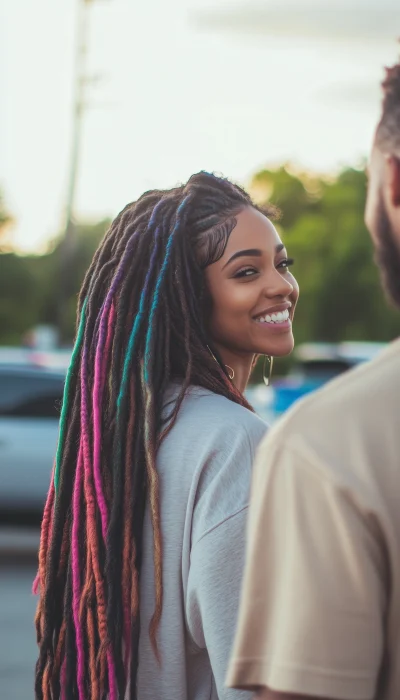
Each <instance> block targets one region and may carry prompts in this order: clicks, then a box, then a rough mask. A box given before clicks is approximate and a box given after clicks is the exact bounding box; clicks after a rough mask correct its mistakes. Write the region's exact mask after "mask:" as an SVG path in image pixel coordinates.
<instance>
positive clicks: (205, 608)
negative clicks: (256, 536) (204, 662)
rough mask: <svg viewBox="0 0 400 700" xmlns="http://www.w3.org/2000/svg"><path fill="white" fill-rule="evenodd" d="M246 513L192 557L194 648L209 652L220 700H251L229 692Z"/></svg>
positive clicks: (204, 540)
mask: <svg viewBox="0 0 400 700" xmlns="http://www.w3.org/2000/svg"><path fill="white" fill-rule="evenodd" d="M246 518H247V508H244V509H242V510H241V511H240V512H239V513H236V514H235V515H233V516H232V517H230V518H229V519H227V520H225V521H224V522H223V523H221V524H220V525H218V526H217V527H216V528H215V529H213V530H212V531H211V532H209V533H207V534H206V535H205V536H204V537H202V538H201V539H200V540H199V541H198V542H197V543H196V544H195V546H194V548H193V550H192V554H191V563H190V573H189V579H188V590H187V620H188V626H189V631H190V634H191V637H192V638H193V640H194V642H195V644H196V645H197V646H198V647H199V648H202V649H207V653H208V656H209V659H210V664H211V668H212V672H213V676H214V680H213V681H212V682H215V685H216V689H217V693H218V698H220V700H221V699H222V698H223V700H249V699H250V698H251V693H250V692H240V691H238V690H231V689H229V688H227V687H226V686H225V678H226V672H227V668H228V661H229V655H230V652H231V649H232V644H233V639H234V635H235V627H236V620H237V614H238V609H239V597H240V585H241V580H242V573H243V566H244V551H245V539H246V537H245V533H246Z"/></svg>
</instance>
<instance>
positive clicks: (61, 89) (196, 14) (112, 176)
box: [0, 0, 400, 250]
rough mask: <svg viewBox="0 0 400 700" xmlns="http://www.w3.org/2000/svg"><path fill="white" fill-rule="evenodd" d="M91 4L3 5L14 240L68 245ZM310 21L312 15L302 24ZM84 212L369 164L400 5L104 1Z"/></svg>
mask: <svg viewBox="0 0 400 700" xmlns="http://www.w3.org/2000/svg"><path fill="white" fill-rule="evenodd" d="M77 3H78V0H57V2H54V0H35V2H34V3H33V2H32V0H2V3H1V4H0V66H1V70H0V91H1V92H0V94H1V104H2V109H1V110H0V189H1V190H2V191H3V192H4V195H5V198H6V202H7V205H8V207H9V209H10V210H11V212H12V214H13V215H14V217H15V219H16V225H15V229H14V240H15V242H16V243H17V244H18V245H19V246H20V248H22V249H25V250H40V249H43V245H45V242H46V241H47V240H48V239H49V238H50V237H52V236H54V234H55V233H57V232H58V231H59V230H60V226H61V225H62V220H63V208H64V203H65V196H66V185H67V173H68V154H69V146H70V142H71V114H72V94H73V93H72V84H73V66H74V48H75V36H76V32H75V27H76V7H77ZM300 10H301V11H300ZM90 22H91V27H90V36H89V40H90V41H89V56H88V61H89V69H90V72H91V73H92V74H94V75H96V76H100V77H101V80H99V81H98V82H97V83H95V84H94V85H93V86H92V87H91V89H90V93H89V95H90V104H89V107H88V109H87V111H86V114H85V119H84V129H83V147H82V152H81V160H80V168H79V178H78V187H77V197H76V211H77V214H78V215H79V216H81V217H84V218H85V219H97V218H99V217H102V216H114V215H115V214H116V213H117V212H118V211H119V210H120V209H121V208H122V207H123V206H124V205H125V204H126V202H128V201H130V200H132V199H134V198H135V197H137V196H138V195H139V194H140V193H141V192H142V191H144V190H145V189H148V188H150V187H169V186H173V185H175V184H176V183H177V182H181V181H184V180H186V179H187V178H188V177H189V176H190V174H191V173H193V172H195V171H198V170H200V169H206V170H214V171H217V172H222V173H224V174H225V175H227V176H229V177H231V178H233V179H235V180H237V181H240V182H242V183H244V184H246V182H248V180H249V178H250V177H251V175H252V173H254V172H255V171H256V170H257V169H258V168H260V167H263V166H265V165H275V164H278V163H281V162H282V161H291V162H293V163H295V164H296V165H298V166H299V167H304V168H309V169H317V170H318V171H324V172H328V171H331V170H335V169H337V168H338V167H341V166H342V165H344V164H347V163H350V164H357V163H359V162H361V159H362V158H363V157H365V156H366V155H367V152H368V148H369V145H370V141H371V138H372V134H373V128H374V124H375V121H376V119H377V116H378V114H379V100H380V92H379V81H380V80H381V77H382V66H383V65H384V64H387V63H392V62H394V61H395V60H396V57H397V54H398V47H397V45H396V41H395V39H396V37H397V36H399V35H400V3H399V2H398V0H396V3H395V2H393V0H370V1H369V0H353V2H349V0H347V2H344V0H343V1H342V0H336V1H335V0H314V1H312V0H302V2H301V3H299V2H298V1H297V0H296V2H295V1H294V0H265V2H260V1H258V2H252V0H243V2H242V3H240V2H236V3H235V4H232V2H231V0H230V2H228V1H227V0H218V2H216V1H214V3H213V6H212V7H211V5H210V7H209V8H207V6H205V4H204V2H200V0H168V2H166V0H146V2H143V1H142V2H140V3H139V2H137V1H136V2H134V1H132V0H96V1H93V2H92V3H91V5H90Z"/></svg>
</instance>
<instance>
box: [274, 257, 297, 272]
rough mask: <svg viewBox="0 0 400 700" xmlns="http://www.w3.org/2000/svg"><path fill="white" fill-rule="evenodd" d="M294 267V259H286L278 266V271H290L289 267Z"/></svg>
mask: <svg viewBox="0 0 400 700" xmlns="http://www.w3.org/2000/svg"><path fill="white" fill-rule="evenodd" d="M292 265H294V259H293V258H285V260H282V261H281V262H280V263H279V265H278V270H288V269H289V267H291V266H292Z"/></svg>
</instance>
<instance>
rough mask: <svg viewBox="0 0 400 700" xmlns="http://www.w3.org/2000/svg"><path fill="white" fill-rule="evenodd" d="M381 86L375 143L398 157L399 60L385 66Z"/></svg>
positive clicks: (399, 150)
mask: <svg viewBox="0 0 400 700" xmlns="http://www.w3.org/2000/svg"><path fill="white" fill-rule="evenodd" d="M382 88H383V103H382V116H381V120H380V122H379V124H378V128H377V131H376V144H377V146H378V148H379V149H380V150H381V151H384V152H387V153H391V154H393V155H396V156H398V157H399V158H400V62H399V63H396V65H394V66H392V67H391V68H386V75H385V79H384V80H383V82H382Z"/></svg>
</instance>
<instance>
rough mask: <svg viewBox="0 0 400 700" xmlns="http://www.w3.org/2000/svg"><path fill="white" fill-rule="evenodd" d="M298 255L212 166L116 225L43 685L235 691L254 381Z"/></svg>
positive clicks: (78, 348)
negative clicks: (249, 395)
mask: <svg viewBox="0 0 400 700" xmlns="http://www.w3.org/2000/svg"><path fill="white" fill-rule="evenodd" d="M272 211H273V210H272V208H271V210H268V211H266V213H270V214H271V213H272ZM290 264H291V261H290V260H289V259H288V257H287V254H286V251H285V249H284V247H283V245H282V242H281V240H280V238H279V236H278V233H277V232H276V230H275V228H274V226H273V225H272V224H271V222H270V221H269V219H268V218H267V216H266V215H265V213H262V212H261V211H258V210H257V208H256V206H255V205H254V204H253V203H252V201H251V199H250V197H249V196H248V195H247V194H246V192H244V191H243V190H242V189H241V188H239V187H237V186H235V185H233V184H231V183H230V182H229V181H227V180H224V179H222V178H217V177H215V176H213V175H210V174H207V173H199V174H197V175H193V176H192V177H191V178H190V180H189V181H188V182H187V184H186V185H185V186H182V187H177V188H175V189H173V190H165V191H160V190H153V191H150V192H146V193H145V194H144V195H143V196H142V197H141V198H140V199H139V200H138V201H137V202H134V203H132V204H129V205H128V206H127V207H126V208H125V209H124V210H123V211H122V212H121V213H120V214H119V215H118V216H117V218H116V219H115V221H114V222H113V224H112V225H111V228H110V230H109V231H108V233H107V235H106V237H105V239H104V241H103V243H102V244H101V246H100V248H99V250H98V251H97V253H96V255H95V257H94V259H93V263H92V265H91V267H90V268H89V270H88V273H87V275H86V279H85V281H84V284H83V287H82V291H81V297H80V302H79V309H78V334H77V340H76V344H75V349H74V352H73V360H72V364H71V367H70V371H69V373H68V377H67V381H66V389H65V396H64V402H63V408H62V415H61V427H60V441H59V446H58V451H57V457H56V464H55V472H54V479H53V480H52V483H51V486H50V490H49V495H48V500H47V504H46V508H45V512H44V517H43V526H42V538H41V545H40V555H39V574H38V579H37V581H36V588H39V589H40V600H39V606H38V613H37V620H36V622H37V634H38V642H39V649H40V653H39V660H38V664H37V673H36V697H37V698H44V699H46V700H47V699H48V698H50V697H51V698H59V697H63V698H65V700H69V699H72V698H74V699H75V698H79V700H84V699H85V698H88V699H92V698H93V700H100V699H102V698H110V700H116V698H120V699H121V700H122V698H128V697H129V698H138V697H140V699H141V700H146V699H149V700H150V699H151V700H153V699H154V698H175V700H187V699H188V698H190V699H191V700H200V699H201V698H204V697H207V698H210V699H211V700H217V698H220V697H224V698H225V699H226V700H228V699H229V698H231V697H232V699H233V698H234V697H237V695H236V691H229V690H226V689H224V678H225V673H226V667H227V661H228V655H229V651H230V648H231V644H232V640H233V635H234V628H235V621H236V613H237V607H238V598H239V590H240V583H241V578H242V567H243V559H244V546H245V542H244V536H245V525H246V513H247V504H248V493H249V484H250V477H251V468H252V463H253V457H254V452H255V450H256V448H257V446H258V443H259V441H260V439H261V438H262V436H263V435H264V433H265V430H266V425H265V424H264V423H263V422H262V421H261V420H260V419H259V418H257V417H256V416H255V414H254V413H253V411H252V409H251V406H250V405H249V404H248V402H247V400H246V399H245V397H244V395H243V392H244V389H245V388H246V384H247V381H248V378H249V375H250V372H251V368H252V366H253V364H254V357H255V355H257V354H259V353H266V354H269V355H283V354H285V353H288V352H290V351H291V349H292V347H293V335H292V327H291V323H292V319H293V314H294V309H295V305H296V301H297V297H298V287H297V284H296V282H295V280H294V278H293V276H292V275H291V274H290V272H289V269H288V268H289V265H290Z"/></svg>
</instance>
